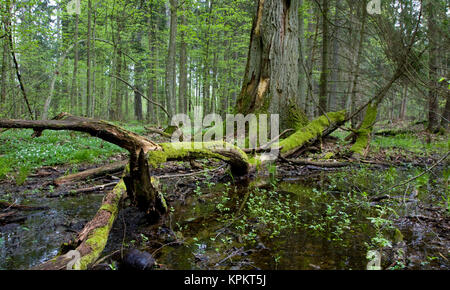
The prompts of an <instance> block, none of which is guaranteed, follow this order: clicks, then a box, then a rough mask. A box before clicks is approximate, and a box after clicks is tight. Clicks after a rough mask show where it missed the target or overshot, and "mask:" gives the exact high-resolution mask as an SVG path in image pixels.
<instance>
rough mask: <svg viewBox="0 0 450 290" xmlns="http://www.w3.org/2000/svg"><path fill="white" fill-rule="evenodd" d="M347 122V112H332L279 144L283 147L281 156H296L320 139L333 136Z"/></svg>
mask: <svg viewBox="0 0 450 290" xmlns="http://www.w3.org/2000/svg"><path fill="white" fill-rule="evenodd" d="M347 120H348V118H346V111H339V112H331V113H327V115H323V116H320V117H319V118H317V119H315V120H313V121H311V122H310V123H309V124H308V125H306V126H304V127H303V128H301V129H299V130H297V131H296V132H295V133H294V134H292V135H291V136H289V137H288V138H286V139H284V140H282V141H281V142H280V143H279V146H280V147H282V149H281V156H282V157H283V158H287V157H289V156H292V155H294V154H295V153H296V152H297V151H299V150H300V149H301V148H302V147H304V146H307V145H311V144H313V143H315V142H316V141H318V140H319V139H320V138H322V137H324V136H327V135H329V134H331V133H332V132H334V131H335V130H336V129H337V128H339V127H340V126H341V125H343V124H344V123H345V122H346V121H347Z"/></svg>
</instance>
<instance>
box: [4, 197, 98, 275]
mask: <svg viewBox="0 0 450 290" xmlns="http://www.w3.org/2000/svg"><path fill="white" fill-rule="evenodd" d="M101 200H102V196H101V195H86V196H82V197H76V198H75V197H67V198H53V199H38V200H34V203H35V204H38V205H46V206H48V207H49V209H48V210H40V211H35V212H31V213H27V217H26V220H25V221H24V222H20V223H12V224H7V225H5V226H0V239H1V240H2V241H3V242H2V245H0V269H29V268H31V267H33V266H35V265H38V264H40V263H42V262H44V261H47V260H48V259H51V258H53V257H54V256H55V255H56V254H57V253H58V250H59V246H60V245H61V244H62V243H64V242H66V241H68V240H69V239H70V237H71V236H72V235H73V234H74V233H75V232H76V231H79V230H81V229H82V227H83V225H84V224H85V223H86V222H87V221H89V220H90V219H91V218H92V217H93V216H94V215H95V213H96V212H97V210H98V208H99V206H100V204H101Z"/></svg>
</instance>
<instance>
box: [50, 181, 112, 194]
mask: <svg viewBox="0 0 450 290" xmlns="http://www.w3.org/2000/svg"><path fill="white" fill-rule="evenodd" d="M117 183H118V182H117V181H116V182H110V183H106V184H102V185H96V186H91V187H87V188H80V189H76V190H70V191H66V192H62V193H50V194H47V195H46V196H47V197H49V198H54V197H63V196H72V195H79V194H82V193H83V194H86V193H92V192H96V191H102V190H105V189H106V188H108V187H111V186H115V185H116V184H117Z"/></svg>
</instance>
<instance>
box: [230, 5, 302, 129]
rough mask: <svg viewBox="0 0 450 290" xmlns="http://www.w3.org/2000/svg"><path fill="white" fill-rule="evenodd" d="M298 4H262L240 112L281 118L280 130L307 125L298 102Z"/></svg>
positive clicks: (239, 104)
mask: <svg viewBox="0 0 450 290" xmlns="http://www.w3.org/2000/svg"><path fill="white" fill-rule="evenodd" d="M298 48H299V39H298V0H292V1H289V0H265V1H263V0H260V1H258V6H257V14H256V17H255V19H254V21H253V26H252V31H251V38H250V48H249V53H248V59H247V67H246V70H245V75H244V81H243V86H242V90H241V93H240V95H239V97H238V100H237V111H238V112H239V113H242V114H249V113H257V114H258V113H269V114H280V126H281V129H282V130H284V129H289V128H292V129H296V128H298V127H301V126H302V125H304V124H305V123H306V117H305V114H304V113H303V111H302V110H300V109H299V108H298V106H296V100H297V99H298V96H297V95H298V93H299V91H298V78H299V72H298V58H299V53H298Z"/></svg>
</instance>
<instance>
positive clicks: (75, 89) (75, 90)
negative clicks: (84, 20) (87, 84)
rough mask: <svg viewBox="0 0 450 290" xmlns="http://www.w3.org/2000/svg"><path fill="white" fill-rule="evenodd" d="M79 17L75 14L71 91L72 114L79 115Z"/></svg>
mask: <svg viewBox="0 0 450 290" xmlns="http://www.w3.org/2000/svg"><path fill="white" fill-rule="evenodd" d="M79 21H80V19H79V15H78V14H75V33H74V39H75V48H74V60H73V73H72V87H71V90H70V108H71V111H72V113H75V114H76V113H78V111H75V110H77V109H76V101H77V97H78V80H77V75H78V58H79V55H78V23H79Z"/></svg>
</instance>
